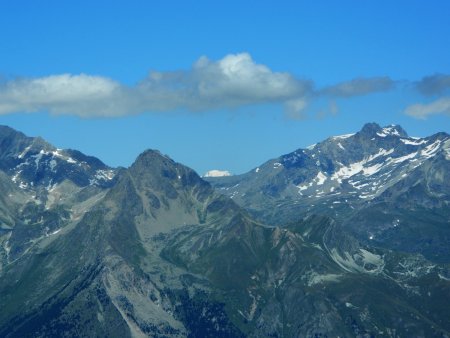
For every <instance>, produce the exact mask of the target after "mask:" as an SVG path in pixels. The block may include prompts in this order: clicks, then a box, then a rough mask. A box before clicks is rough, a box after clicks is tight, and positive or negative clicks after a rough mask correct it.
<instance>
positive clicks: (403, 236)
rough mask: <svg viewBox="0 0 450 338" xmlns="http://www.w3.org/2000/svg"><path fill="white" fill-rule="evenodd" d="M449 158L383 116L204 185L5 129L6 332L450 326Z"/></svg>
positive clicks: (301, 331)
mask: <svg viewBox="0 0 450 338" xmlns="http://www.w3.org/2000/svg"><path fill="white" fill-rule="evenodd" d="M449 160H450V136H449V135H447V134H445V133H439V134H436V135H433V136H430V137H426V138H412V137H409V136H408V135H407V134H406V132H405V131H404V130H403V129H402V128H401V127H399V126H388V127H384V128H382V127H380V126H378V125H376V124H373V123H372V124H367V125H365V126H364V127H363V128H362V130H361V131H359V132H357V133H355V134H352V135H344V136H335V137H331V138H329V139H327V140H325V141H323V142H321V143H318V144H316V145H314V146H311V147H309V148H308V149H299V150H297V151H295V152H293V153H291V154H287V155H283V156H280V157H279V158H277V159H274V160H269V161H268V162H266V163H264V164H262V165H261V166H259V167H258V168H255V169H254V170H252V171H250V172H248V173H246V174H243V175H237V176H222V177H214V176H215V175H209V176H210V177H205V178H204V179H203V178H201V177H200V176H198V175H197V174H196V173H195V172H194V171H193V170H192V169H189V168H187V167H186V166H184V165H182V164H180V163H177V162H175V161H173V160H172V159H170V158H169V157H168V156H166V155H163V154H162V153H160V152H159V151H156V150H147V151H145V152H144V153H142V154H141V155H139V156H138V158H137V159H136V161H135V162H134V163H133V164H132V165H131V166H130V167H129V168H111V167H109V166H107V165H105V164H104V163H102V162H101V161H100V160H98V159H96V158H94V157H91V156H86V155H84V154H82V153H80V152H78V151H75V150H62V149H58V148H55V147H53V146H52V145H50V144H48V143H47V142H45V141H44V140H43V139H41V138H32V137H27V136H25V135H24V134H22V133H20V132H18V131H15V130H13V129H11V128H8V127H0V189H1V190H0V191H1V192H2V193H1V195H0V309H2V311H0V336H1V337H31V336H32V337H54V336H61V337H64V336H68V337H69V336H80V337H85V336H86V337H88V336H89V337H104V336H108V337H128V336H130V337H146V336H150V337H186V336H187V337H325V336H330V337H334V336H341V337H354V336H357V337H370V336H390V337H397V336H423V337H428V336H442V337H445V336H449V335H450V321H449V320H448V318H450V310H449V307H448V302H449V300H450V296H449V295H450V264H449V263H450V251H449V250H450V249H449V248H450V245H449V244H450V243H449V242H450V221H449V220H450V217H449V216H450V206H449V201H450V183H449V182H450V180H449V173H450V171H449V169H450V168H449V163H450V161H449Z"/></svg>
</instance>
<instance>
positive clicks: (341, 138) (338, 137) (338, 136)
mask: <svg viewBox="0 0 450 338" xmlns="http://www.w3.org/2000/svg"><path fill="white" fill-rule="evenodd" d="M353 135H355V133H353V134H344V135H337V136H333V137H332V139H336V140H344V139H346V138H349V137H352V136H353Z"/></svg>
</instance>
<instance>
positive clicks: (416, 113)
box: [404, 97, 450, 120]
mask: <svg viewBox="0 0 450 338" xmlns="http://www.w3.org/2000/svg"><path fill="white" fill-rule="evenodd" d="M404 112H405V114H406V115H409V116H412V117H415V118H417V119H422V120H425V119H426V118H427V117H428V116H430V115H436V114H444V115H450V97H444V98H441V99H438V100H435V101H433V102H430V103H427V104H421V103H417V104H413V105H411V106H409V107H407V108H406V109H405V111H404Z"/></svg>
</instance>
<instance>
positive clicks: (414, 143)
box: [400, 138, 427, 146]
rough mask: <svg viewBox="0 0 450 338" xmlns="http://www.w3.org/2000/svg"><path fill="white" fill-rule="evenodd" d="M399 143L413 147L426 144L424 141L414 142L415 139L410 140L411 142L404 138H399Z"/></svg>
mask: <svg viewBox="0 0 450 338" xmlns="http://www.w3.org/2000/svg"><path fill="white" fill-rule="evenodd" d="M400 141H402V142H403V143H404V144H409V145H413V146H420V145H421V144H424V143H427V141H426V140H423V139H422V140H416V139H414V138H413V139H412V140H408V139H405V138H401V139H400Z"/></svg>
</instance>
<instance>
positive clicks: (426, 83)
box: [416, 74, 450, 95]
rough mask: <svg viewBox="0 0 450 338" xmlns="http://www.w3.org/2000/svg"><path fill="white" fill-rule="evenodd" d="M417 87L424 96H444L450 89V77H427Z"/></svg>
mask: <svg viewBox="0 0 450 338" xmlns="http://www.w3.org/2000/svg"><path fill="white" fill-rule="evenodd" d="M416 87H417V89H418V90H419V91H420V92H421V93H422V94H424V95H439V94H443V93H444V92H445V91H446V90H447V89H450V75H445V74H434V75H431V76H425V77H424V78H422V80H420V81H419V82H417V84H416Z"/></svg>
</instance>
